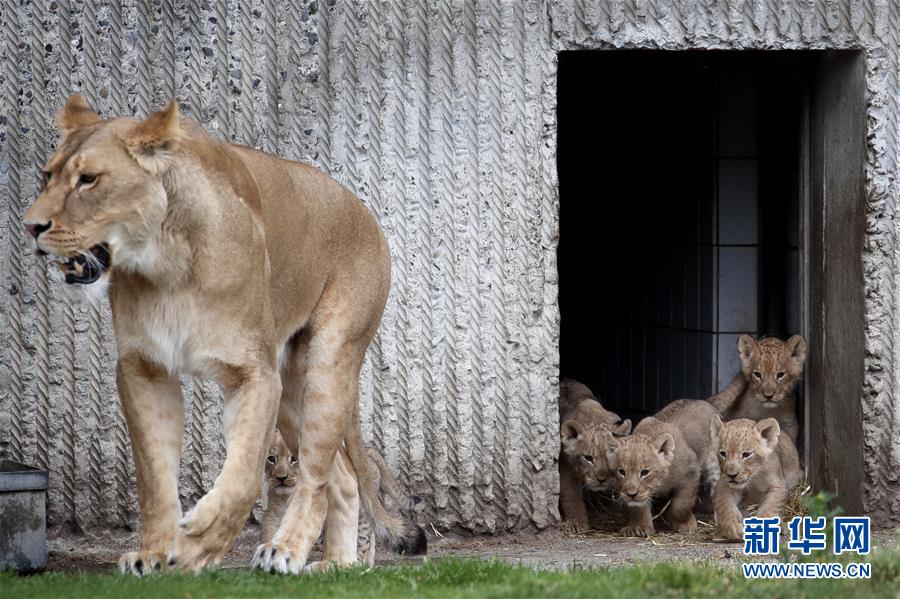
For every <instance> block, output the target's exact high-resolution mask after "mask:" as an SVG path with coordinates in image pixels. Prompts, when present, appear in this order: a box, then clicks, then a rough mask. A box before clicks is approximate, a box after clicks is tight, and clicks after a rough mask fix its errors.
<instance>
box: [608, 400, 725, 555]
mask: <svg viewBox="0 0 900 599" xmlns="http://www.w3.org/2000/svg"><path fill="white" fill-rule="evenodd" d="M716 415H717V414H716V412H715V409H714V408H713V407H712V406H711V405H710V404H709V403H707V402H705V401H700V400H690V399H679V400H677V401H674V402H672V403H670V404H669V405H667V406H666V407H665V408H663V409H662V410H660V411H659V413H658V414H656V416H651V417H648V418H645V419H643V420H641V422H640V423H639V424H638V425H637V426H636V427H635V429H634V433H633V434H632V435H631V436H630V437H625V438H622V439H617V438H615V437H614V436H613V435H609V434H608V435H607V436H606V445H607V459H608V460H609V464H610V468H611V469H614V470H615V472H616V478H617V481H618V494H619V498H620V499H621V500H622V501H624V502H625V505H626V507H627V521H626V523H625V526H624V527H622V528H621V529H620V530H619V533H621V534H622V535H623V536H626V537H647V536H650V535H652V534H653V533H654V528H653V517H652V514H651V507H652V501H653V499H655V498H664V497H669V496H670V497H671V502H670V503H669V506H668V508H667V509H666V515H667V519H668V520H669V523H670V524H671V526H672V528H673V529H674V530H675V531H676V532H691V531H693V530H694V529H696V528H697V519H696V518H695V517H694V505H695V504H696V503H697V496H698V491H699V489H700V485H701V483H703V484H704V485H705V486H706V487H707V488H708V489H711V488H713V487H714V486H715V483H716V479H717V477H718V469H717V468H716V467H715V458H714V457H713V452H712V440H711V439H710V437H709V427H710V422H711V421H712V419H713V417H714V416H716Z"/></svg>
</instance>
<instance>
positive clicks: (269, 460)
mask: <svg viewBox="0 0 900 599" xmlns="http://www.w3.org/2000/svg"><path fill="white" fill-rule="evenodd" d="M266 461H267V462H269V463H270V464H272V465H275V456H273V455H270V456H269V457H267V458H266Z"/></svg>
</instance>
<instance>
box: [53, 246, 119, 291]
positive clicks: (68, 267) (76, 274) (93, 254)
mask: <svg viewBox="0 0 900 599" xmlns="http://www.w3.org/2000/svg"><path fill="white" fill-rule="evenodd" d="M109 265H110V255H109V247H108V246H107V245H106V244H105V243H98V244H97V245H95V246H94V247H92V248H91V249H89V250H88V251H86V252H81V253H80V254H78V255H77V256H75V257H74V258H69V259H68V260H66V261H64V262H62V263H61V264H60V265H59V269H60V270H61V271H62V272H63V274H65V275H66V283H68V284H70V285H73V284H76V283H77V284H79V285H90V284H91V283H93V282H94V281H96V280H97V279H99V278H100V275H102V274H103V273H104V272H106V271H107V270H109Z"/></svg>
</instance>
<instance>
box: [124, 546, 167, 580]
mask: <svg viewBox="0 0 900 599" xmlns="http://www.w3.org/2000/svg"><path fill="white" fill-rule="evenodd" d="M165 563H166V554H165V553H163V552H162V551H129V552H128V553H123V554H122V557H120V558H119V572H121V573H122V574H134V575H135V576H145V575H147V574H152V573H154V572H159V571H160V570H162V568H163V565H164V564H165Z"/></svg>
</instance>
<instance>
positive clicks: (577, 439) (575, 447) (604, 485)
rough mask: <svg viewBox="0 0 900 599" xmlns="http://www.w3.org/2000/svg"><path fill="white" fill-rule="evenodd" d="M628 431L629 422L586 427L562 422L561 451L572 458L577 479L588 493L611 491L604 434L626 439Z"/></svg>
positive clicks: (560, 434) (571, 421)
mask: <svg viewBox="0 0 900 599" xmlns="http://www.w3.org/2000/svg"><path fill="white" fill-rule="evenodd" d="M630 431H631V421H630V420H623V421H622V422H620V423H619V424H616V425H607V424H599V423H598V424H593V425H586V424H584V423H583V422H580V421H578V420H575V419H570V420H566V421H565V422H563V424H562V426H561V427H560V429H559V436H560V440H561V441H562V448H563V451H564V452H565V453H566V455H568V456H571V457H572V462H573V463H574V464H575V469H576V471H577V472H578V475H579V477H580V478H581V480H583V481H584V486H585V487H587V488H588V489H589V490H591V491H603V490H607V489H611V488H612V487H613V485H614V484H615V479H613V478H612V477H610V470H609V465H608V464H607V461H606V434H607V433H608V434H611V435H627V434H628V433H629V432H630Z"/></svg>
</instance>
